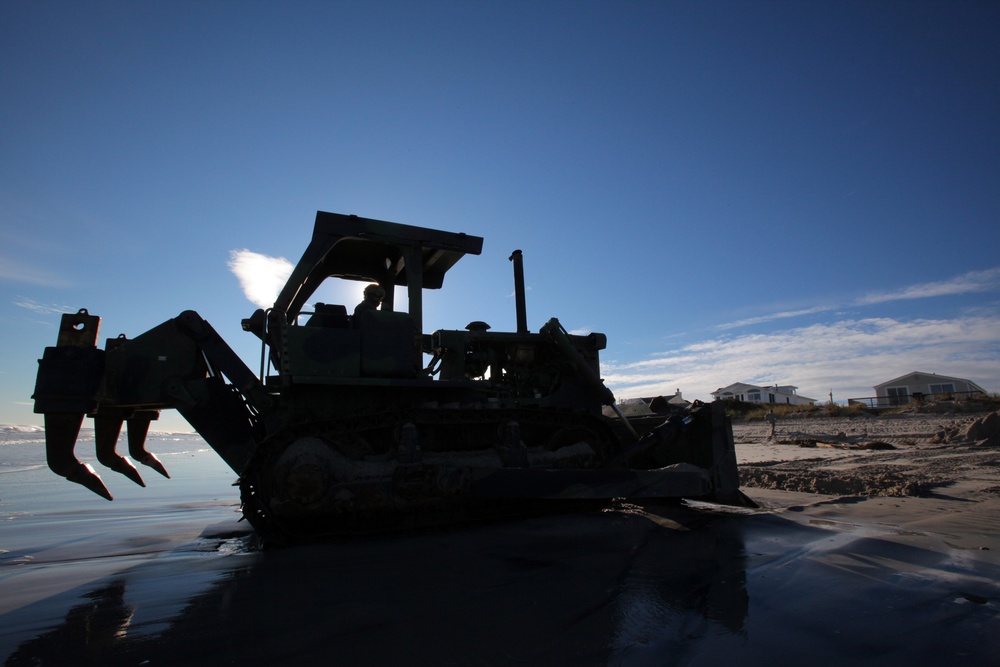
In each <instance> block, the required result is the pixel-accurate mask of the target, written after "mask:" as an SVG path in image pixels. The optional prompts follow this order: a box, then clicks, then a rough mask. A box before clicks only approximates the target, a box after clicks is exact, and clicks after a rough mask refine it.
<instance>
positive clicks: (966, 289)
mask: <svg viewBox="0 0 1000 667" xmlns="http://www.w3.org/2000/svg"><path fill="white" fill-rule="evenodd" d="M993 290H1000V267H995V268H992V269H985V270H983V271H969V272H968V273H963V274H962V275H960V276H955V277H954V278H949V279H948V280H941V281H936V282H929V283H917V284H915V285H910V286H908V287H903V288H901V289H898V290H895V291H887V292H871V293H869V294H866V295H865V296H862V297H859V298H857V299H854V300H847V301H844V302H843V303H835V304H827V305H820V306H812V307H810V308H802V309H799V310H785V311H779V312H776V313H768V314H765V315H758V316H755V317H748V318H744V319H742V320H735V321H733V322H726V323H724V324H719V325H717V326H716V327H715V328H716V329H718V330H722V331H725V330H729V329H738V328H740V327H745V326H752V325H755V324H764V323H767V322H774V321H776V320H785V319H791V318H794V317H802V316H805V315H818V314H819V313H826V312H830V311H834V310H838V309H841V308H848V307H858V306H871V305H876V304H882V303H888V302H891V301H903V300H908V299H929V298H933V297H941V296H958V295H961V294H972V293H978V292H989V291H993Z"/></svg>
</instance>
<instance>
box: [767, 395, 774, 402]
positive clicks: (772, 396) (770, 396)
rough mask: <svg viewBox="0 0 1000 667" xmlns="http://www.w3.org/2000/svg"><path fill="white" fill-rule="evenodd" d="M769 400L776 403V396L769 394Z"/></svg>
mask: <svg viewBox="0 0 1000 667" xmlns="http://www.w3.org/2000/svg"><path fill="white" fill-rule="evenodd" d="M767 398H768V400H769V401H770V402H771V403H774V394H768V395H767Z"/></svg>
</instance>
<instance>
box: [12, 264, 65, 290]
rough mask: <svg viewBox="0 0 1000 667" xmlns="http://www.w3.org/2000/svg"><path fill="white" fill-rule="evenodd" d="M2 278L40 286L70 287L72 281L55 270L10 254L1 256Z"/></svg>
mask: <svg viewBox="0 0 1000 667" xmlns="http://www.w3.org/2000/svg"><path fill="white" fill-rule="evenodd" d="M0 280H10V281H13V282H19V283H28V284H29V285H38V286H39V287H59V288H61V287H69V286H70V281H69V280H67V279H66V278H64V277H63V276H60V275H59V274H57V273H55V272H54V271H52V270H50V269H47V268H43V267H39V266H34V265H31V264H28V263H26V262H23V261H20V260H17V259H14V258H12V257H8V256H0Z"/></svg>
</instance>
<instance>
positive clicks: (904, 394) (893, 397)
mask: <svg viewBox="0 0 1000 667" xmlns="http://www.w3.org/2000/svg"><path fill="white" fill-rule="evenodd" d="M885 393H886V396H888V397H889V405H906V404H907V403H909V402H910V390H909V389H907V388H906V387H887V388H886V390H885Z"/></svg>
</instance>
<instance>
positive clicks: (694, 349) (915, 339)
mask: <svg viewBox="0 0 1000 667" xmlns="http://www.w3.org/2000/svg"><path fill="white" fill-rule="evenodd" d="M998 330H1000V316H998V315H995V314H992V315H984V316H976V317H966V318H962V319H938V320H934V319H923V320H913V321H901V320H897V319H892V318H868V319H859V320H844V321H840V322H834V323H828V324H813V325H810V326H805V327H799V328H796V329H790V330H786V331H780V332H774V333H769V334H747V335H743V336H737V337H734V338H717V339H710V340H705V341H700V342H698V343H694V344H691V345H685V346H683V347H681V348H679V349H677V350H671V351H669V352H666V353H664V354H663V355H658V356H656V357H653V358H650V359H645V360H642V361H638V362H635V363H626V364H615V363H613V362H612V363H606V364H602V366H603V368H602V375H603V377H604V380H605V383H606V384H607V385H608V386H609V387H610V388H611V389H612V390H613V391H614V392H615V395H616V396H618V397H619V398H629V397H636V396H656V395H657V394H669V393H673V391H674V390H675V389H676V388H678V387H680V388H681V390H682V391H683V392H684V395H685V397H686V398H689V399H694V398H698V399H701V400H706V401H707V400H711V392H712V391H714V390H716V389H718V388H719V387H722V386H725V385H728V384H731V383H733V382H738V381H744V382H752V383H755V384H772V383H777V384H792V385H795V386H797V387H799V393H801V394H803V395H805V396H809V397H810V398H815V399H818V400H827V398H828V393H829V392H830V391H832V392H833V394H834V400H838V401H843V400H845V399H847V398H857V397H865V396H871V395H872V393H873V389H872V388H873V387H874V385H876V384H878V383H880V382H884V381H885V380H887V379H890V378H893V377H897V376H899V375H903V374H905V373H908V372H910V371H914V370H921V371H927V372H931V373H940V374H942V375H951V376H956V377H964V378H968V379H970V380H973V381H974V382H976V383H977V384H979V385H980V386H982V387H983V388H985V389H987V390H988V391H997V390H998V389H1000V340H998V338H997V335H996V332H997V331H998Z"/></svg>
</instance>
